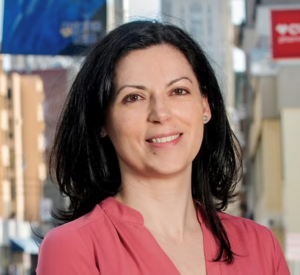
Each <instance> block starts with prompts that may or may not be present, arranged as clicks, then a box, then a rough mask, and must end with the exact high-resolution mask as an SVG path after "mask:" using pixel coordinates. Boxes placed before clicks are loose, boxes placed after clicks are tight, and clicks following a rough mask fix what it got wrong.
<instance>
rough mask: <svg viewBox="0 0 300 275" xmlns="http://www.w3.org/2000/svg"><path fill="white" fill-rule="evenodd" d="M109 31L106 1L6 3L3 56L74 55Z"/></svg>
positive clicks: (13, 0) (17, 0) (15, 0)
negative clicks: (5, 54) (107, 28)
mask: <svg viewBox="0 0 300 275" xmlns="http://www.w3.org/2000/svg"><path fill="white" fill-rule="evenodd" d="M105 29H106V0H4V21H3V36H2V45H1V53H8V54H34V55H74V54H79V53H80V52H82V51H83V50H84V49H86V48H87V47H88V46H90V45H92V44H94V43H95V42H96V41H98V40H99V39H100V38H101V37H102V36H103V34H104V33H105Z"/></svg>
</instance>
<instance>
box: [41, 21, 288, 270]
mask: <svg viewBox="0 0 300 275" xmlns="http://www.w3.org/2000/svg"><path fill="white" fill-rule="evenodd" d="M52 161H54V164H55V170H56V178H57V181H58V184H59V187H60V190H61V191H62V193H63V194H65V195H67V196H68V197H69V198H70V207H69V211H67V212H64V213H61V214H62V216H61V217H60V219H61V220H62V221H64V222H67V223H66V224H64V225H62V226H60V227H58V228H55V229H54V230H52V231H51V232H50V233H48V235H47V236H46V238H45V239H44V241H43V243H42V245H41V249H40V256H39V264H38V268H37V274H39V275H45V274H51V275H56V274H64V275H68V274H91V275H96V274H97V275H98V274H101V275H106V274H110V275H112V274H118V275H120V274H124V275H127V274H128V275H129V274H130V275H137V274H183V275H190V274H191V275H193V274H197V275H201V274H209V275H212V274H213V275H215V274H243V275H245V274H251V275H252V274H264V275H267V274H270V275H271V274H272V275H274V274H280V275H285V274H289V271H288V268H287V265H286V263H285V260H284V257H283V255H282V252H281V249H280V247H279V244H278V242H277V240H276V238H275V237H274V236H273V234H272V233H271V232H270V231H269V230H268V229H267V228H264V227H262V226H260V225H258V224H255V223H254V222H252V221H249V220H245V219H242V218H237V217H232V216H230V215H227V214H224V213H222V212H221V210H223V209H225V208H226V206H227V204H228V202H230V201H231V200H232V199H233V198H234V187H235V185H236V183H237V182H238V180H239V176H240V168H241V156H240V151H239V147H238V142H237V140H236V139H235V136H234V134H233V132H232V130H231V129H230V126H229V123H228V120H227V117H226V111H225V106H224V102H223V99H222V95H221V92H220V88H219V86H218V83H217V80H216V77H215V75H214V72H213V70H212V68H211V66H210V64H209V63H208V61H207V58H206V57H205V55H204V53H203V51H202V50H201V49H200V47H199V46H198V45H197V44H196V43H195V42H194V41H193V40H192V39H191V38H190V37H189V35H187V34H186V33H185V32H183V31H182V30H180V29H179V28H177V27H174V26H170V25H165V24H161V23H158V22H150V21H138V22H131V23H128V24H125V25H122V26H120V27H118V28H117V29H115V30H113V31H112V32H110V33H109V34H108V35H107V36H106V37H104V38H103V39H102V40H101V41H100V42H99V43H98V44H97V45H96V46H95V47H94V49H93V50H92V51H91V52H90V54H89V55H88V56H87V57H86V61H85V62H84V64H83V66H82V68H81V70H80V72H79V74H78V76H77V77H76V79H75V81H74V84H73V86H72V88H71V91H70V93H69V96H68V99H67V103H66V105H65V109H64V111H63V114H62V117H61V121H60V125H59V128H58V132H57V136H56V141H55V146H54V151H53V158H52Z"/></svg>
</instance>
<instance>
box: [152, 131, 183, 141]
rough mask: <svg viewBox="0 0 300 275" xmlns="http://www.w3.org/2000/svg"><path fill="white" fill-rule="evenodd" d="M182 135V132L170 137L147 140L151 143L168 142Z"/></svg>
mask: <svg viewBox="0 0 300 275" xmlns="http://www.w3.org/2000/svg"><path fill="white" fill-rule="evenodd" d="M181 135H182V133H180V134H177V135H173V136H168V137H162V138H153V139H148V140H147V141H148V142H150V143H166V142H170V141H173V140H175V139H177V138H179V137H180V136H181Z"/></svg>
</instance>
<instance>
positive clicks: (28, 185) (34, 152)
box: [0, 70, 46, 274]
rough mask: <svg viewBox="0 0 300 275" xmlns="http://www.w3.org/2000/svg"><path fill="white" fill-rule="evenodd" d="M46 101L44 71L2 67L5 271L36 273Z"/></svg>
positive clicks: (1, 261)
mask: <svg viewBox="0 0 300 275" xmlns="http://www.w3.org/2000/svg"><path fill="white" fill-rule="evenodd" d="M43 100H44V90H43V83H42V80H41V78H40V77H39V76H37V75H20V74H18V73H11V74H6V73H4V72H3V71H2V70H1V71H0V114H1V118H0V148H1V157H0V273H1V274H8V272H16V271H18V272H19V273H18V274H27V273H26V272H29V271H30V270H31V271H32V272H33V270H32V267H34V265H35V264H34V263H35V262H36V260H37V253H38V247H37V245H36V243H35V241H34V240H33V239H32V236H31V235H32V227H35V225H36V222H39V221H40V202H41V199H42V197H43V185H44V181H45V179H46V166H45V138H44V110H43ZM32 262H33V264H32Z"/></svg>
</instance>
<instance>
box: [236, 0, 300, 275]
mask: <svg viewBox="0 0 300 275" xmlns="http://www.w3.org/2000/svg"><path fill="white" fill-rule="evenodd" d="M299 4H300V3H299V1H298V0H295V1H286V0H285V1H271V0H269V1H259V2H258V1H254V0H253V1H246V22H245V23H244V24H242V26H241V28H240V33H239V43H238V44H239V46H240V47H241V48H242V49H243V50H244V51H245V54H246V60H247V65H246V66H247V70H246V73H245V79H244V80H245V82H244V86H243V89H240V97H241V98H243V99H244V102H246V106H247V108H246V116H245V120H244V124H245V133H246V134H245V139H246V144H247V149H246V150H245V167H246V173H245V176H244V180H243V188H242V192H243V198H244V201H243V206H244V213H245V216H246V217H250V218H253V219H254V220H255V221H256V222H258V223H261V224H263V225H265V226H267V227H269V228H270V229H271V230H272V231H273V232H274V233H275V235H276V236H277V238H278V240H279V241H280V243H281V245H282V248H283V250H284V252H285V256H286V259H287V260H288V264H289V267H290V270H291V274H299V273H297V272H299V270H300V267H299V261H300V241H298V246H297V239H299V240H300V218H299V213H298V209H299V208H300V201H299V198H298V194H300V184H299V183H300V172H299V171H300V169H299V168H300V147H299V140H300V128H299V127H298V125H300V89H299V87H300V80H299V72H300V60H299V59H294V60H293V59H289V60H274V59H272V52H271V49H272V40H271V11H272V10H293V9H298V10H299V9H300V5H299ZM297 270H298V271H297Z"/></svg>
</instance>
